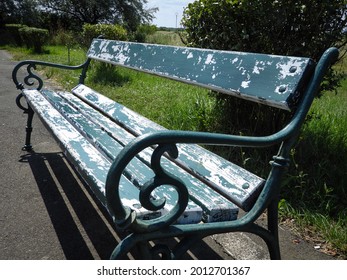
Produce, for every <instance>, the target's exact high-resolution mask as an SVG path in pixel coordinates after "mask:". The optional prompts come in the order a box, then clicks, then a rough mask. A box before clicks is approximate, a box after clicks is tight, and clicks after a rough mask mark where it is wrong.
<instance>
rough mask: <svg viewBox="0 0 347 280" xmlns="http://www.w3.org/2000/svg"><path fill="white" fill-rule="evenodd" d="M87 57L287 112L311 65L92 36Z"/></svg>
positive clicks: (281, 58)
mask: <svg viewBox="0 0 347 280" xmlns="http://www.w3.org/2000/svg"><path fill="white" fill-rule="evenodd" d="M88 57H89V58H92V59H97V60H101V61H104V62H109V63H113V64H117V65H122V66H125V67H129V68H133V69H136V70H140V71H144V72H148V73H151V74H156V75H160V76H164V77H167V78H171V79H176V80H179V81H185V82H187V83H192V84H197V85H200V86H204V87H207V88H210V89H212V90H216V91H219V92H223V93H226V94H231V95H236V96H239V97H241V98H245V99H251V100H253V101H256V102H259V103H265V104H268V105H271V106H274V107H279V108H282V109H286V110H290V109H291V108H292V107H294V106H295V105H296V103H297V101H298V99H299V97H300V96H301V94H302V92H303V89H302V86H303V85H302V80H303V78H304V77H305V76H306V75H310V74H311V72H312V69H313V68H314V63H313V61H312V60H310V59H308V58H301V57H287V56H276V55H265V54H255V53H241V52H230V51H218V50H206V49H196V48H184V47H171V46H162V45H153V44H139V43H130V42H120V41H111V40H101V39H95V40H94V41H93V42H92V44H91V47H90V49H89V51H88Z"/></svg>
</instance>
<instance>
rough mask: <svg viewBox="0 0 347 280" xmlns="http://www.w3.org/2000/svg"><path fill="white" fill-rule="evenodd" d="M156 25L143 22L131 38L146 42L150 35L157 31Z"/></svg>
mask: <svg viewBox="0 0 347 280" xmlns="http://www.w3.org/2000/svg"><path fill="white" fill-rule="evenodd" d="M157 30H158V29H157V27H156V26H155V25H149V24H142V25H139V26H138V28H137V30H136V32H135V33H134V34H133V36H132V38H131V40H132V41H135V42H142V43H143V42H145V41H146V38H147V36H148V35H153V34H154V33H155V32H156V31H157Z"/></svg>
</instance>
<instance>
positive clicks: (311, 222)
mask: <svg viewBox="0 0 347 280" xmlns="http://www.w3.org/2000/svg"><path fill="white" fill-rule="evenodd" d="M158 36H161V34H159V35H158ZM156 43H158V41H156ZM9 50H10V51H11V52H12V53H13V54H14V55H15V59H17V60H22V59H38V60H44V61H52V62H58V63H67V61H68V52H67V48H66V47H61V46H54V47H52V46H49V47H46V48H45V50H46V53H44V54H41V55H35V54H32V53H30V52H29V51H27V50H25V49H18V48H9ZM84 60H85V50H81V49H72V50H71V63H70V64H72V65H75V64H80V63H82V62H83V61H84ZM93 64H94V65H92V66H93V68H92V69H93V70H92V71H91V72H89V75H88V77H87V80H86V84H88V85H89V86H91V87H92V88H95V89H96V90H98V91H100V92H101V93H103V94H105V95H106V96H109V97H110V98H112V99H114V100H116V101H117V102H119V103H121V104H123V105H125V106H127V107H129V108H132V109H133V110H135V111H137V112H139V113H141V114H142V115H144V116H146V117H148V118H150V119H152V120H154V121H155V122H158V123H159V124H161V125H163V126H165V127H167V128H169V129H182V130H214V129H215V126H214V123H215V115H214V113H215V107H214V106H215V99H214V98H212V97H211V95H210V94H209V92H208V91H207V90H202V89H199V88H197V87H194V86H191V85H186V84H182V83H178V82H175V81H170V80H163V79H162V78H159V77H155V76H150V75H148V74H144V73H139V72H135V71H132V70H129V69H122V68H120V67H108V66H106V67H105V66H103V65H101V64H99V63H93ZM341 65H342V67H343V68H344V69H345V66H344V64H341ZM79 74H80V72H79V71H76V72H74V73H73V74H72V73H71V71H68V72H67V71H61V70H48V68H47V69H45V70H44V75H45V76H46V78H49V79H54V80H57V81H58V84H60V85H62V86H63V87H64V88H65V89H71V87H73V86H74V85H75V84H76V83H77V81H78V78H79ZM337 92H338V93H337V94H335V93H332V92H330V93H325V94H324V95H323V96H322V97H321V98H320V99H316V100H315V101H314V104H313V106H312V108H311V110H310V115H309V118H308V121H307V122H306V124H305V125H304V127H303V131H302V133H301V136H300V139H299V142H298V144H297V146H296V147H295V149H293V153H292V166H291V169H290V170H289V174H288V176H287V179H286V182H285V184H284V186H283V188H282V192H281V194H282V199H283V200H282V202H281V205H280V213H281V218H282V219H285V218H288V217H291V218H293V219H294V220H295V223H296V225H297V226H298V228H299V229H300V231H301V232H305V229H307V228H310V230H312V232H315V233H316V234H317V236H320V238H321V239H323V240H326V241H327V242H329V244H331V246H332V247H333V248H334V249H335V250H337V251H338V252H339V253H340V254H341V255H342V256H343V257H346V256H347V246H346V244H347V182H346V181H347V156H346V155H347V79H345V80H344V81H343V82H342V85H341V87H340V88H339V89H338V90H337ZM239 154H240V155H241V162H243V163H244V164H247V167H250V169H252V168H254V167H255V168H257V167H258V168H259V166H261V168H263V166H262V165H261V164H259V162H264V160H262V159H261V156H260V155H258V154H256V155H253V157H248V156H247V158H242V156H243V155H244V152H243V151H241V152H240V153H239ZM225 155H226V157H228V155H227V154H225Z"/></svg>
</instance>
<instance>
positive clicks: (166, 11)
mask: <svg viewBox="0 0 347 280" xmlns="http://www.w3.org/2000/svg"><path fill="white" fill-rule="evenodd" d="M192 2H194V0H148V3H147V7H148V8H153V7H158V8H159V11H158V12H156V13H155V14H154V16H155V17H156V18H155V19H154V20H153V24H154V25H156V26H158V27H180V22H181V19H182V14H183V8H184V7H187V6H188V4H189V3H192Z"/></svg>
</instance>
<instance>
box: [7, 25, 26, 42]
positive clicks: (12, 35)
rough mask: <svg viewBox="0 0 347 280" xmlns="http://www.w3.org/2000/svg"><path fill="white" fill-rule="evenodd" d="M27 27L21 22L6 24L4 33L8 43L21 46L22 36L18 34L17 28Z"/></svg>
mask: <svg viewBox="0 0 347 280" xmlns="http://www.w3.org/2000/svg"><path fill="white" fill-rule="evenodd" d="M24 27H27V26H26V25H23V24H6V25H5V33H6V34H7V36H6V37H8V41H9V43H12V42H13V43H14V44H15V45H17V46H22V44H23V42H22V38H21V36H20V34H19V29H21V28H24Z"/></svg>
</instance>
